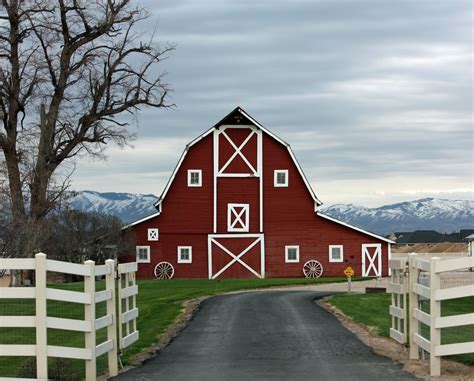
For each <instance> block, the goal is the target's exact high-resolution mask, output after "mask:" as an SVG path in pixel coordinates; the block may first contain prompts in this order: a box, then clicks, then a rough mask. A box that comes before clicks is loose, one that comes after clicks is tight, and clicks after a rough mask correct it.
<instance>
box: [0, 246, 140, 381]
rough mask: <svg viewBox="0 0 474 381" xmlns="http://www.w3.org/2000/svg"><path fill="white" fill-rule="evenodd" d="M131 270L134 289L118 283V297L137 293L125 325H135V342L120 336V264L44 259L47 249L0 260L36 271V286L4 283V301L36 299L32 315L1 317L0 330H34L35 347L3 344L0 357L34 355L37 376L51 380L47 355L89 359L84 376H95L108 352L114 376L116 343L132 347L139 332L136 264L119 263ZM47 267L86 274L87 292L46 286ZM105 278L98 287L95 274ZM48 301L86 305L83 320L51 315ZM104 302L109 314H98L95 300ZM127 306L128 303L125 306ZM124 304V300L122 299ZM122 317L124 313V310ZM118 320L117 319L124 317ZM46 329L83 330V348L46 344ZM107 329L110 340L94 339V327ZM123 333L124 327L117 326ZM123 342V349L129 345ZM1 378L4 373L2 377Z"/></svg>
mask: <svg viewBox="0 0 474 381" xmlns="http://www.w3.org/2000/svg"><path fill="white" fill-rule="evenodd" d="M120 266H122V267H123V268H126V269H127V270H128V272H127V273H126V274H127V279H133V292H132V291H131V290H130V289H131V287H127V288H125V289H122V287H121V283H120V282H119V284H118V290H119V291H118V292H119V295H124V294H125V295H127V301H128V297H130V296H132V295H133V304H132V305H133V309H132V310H131V311H128V309H127V312H126V313H128V315H127V320H126V321H127V323H129V324H132V325H133V327H134V332H133V334H134V336H133V337H134V340H132V339H130V338H128V339H127V337H125V338H123V339H122V338H120V340H117V316H116V298H115V287H116V282H115V276H116V269H115V267H116V265H115V261H114V260H111V259H109V260H107V261H106V262H105V265H95V263H94V262H93V261H86V262H85V263H84V264H75V263H68V262H60V261H55V260H50V259H47V258H46V255H45V254H43V253H40V254H37V255H36V256H35V258H34V259H33V258H32V259H0V268H2V269H8V270H33V271H34V272H35V285H34V287H0V299H22V298H29V299H35V307H36V308H35V311H36V312H35V315H34V316H0V328H25V327H31V328H35V332H36V343H35V344H34V345H31V344H29V345H18V344H0V356H33V357H35V358H36V377H37V379H42V380H47V379H48V357H59V358H68V359H81V360H85V373H86V374H85V375H86V380H95V379H96V375H97V361H96V358H97V357H99V356H101V355H103V354H105V353H107V354H108V371H109V375H110V376H115V375H117V374H118V365H117V364H118V357H117V350H118V345H117V343H118V342H120V343H122V342H123V341H124V340H125V341H126V343H127V344H128V345H129V344H130V343H132V342H134V341H136V340H137V339H138V331H137V330H136V317H137V316H138V309H137V308H136V295H137V293H138V289H137V286H136V285H135V276H134V275H135V274H134V271H136V263H132V264H127V265H119V267H120ZM48 271H52V272H59V273H66V274H73V275H79V276H83V277H84V292H78V291H69V290H62V289H56V288H48V287H47V284H46V275H47V272H48ZM97 276H105V286H106V287H105V290H104V291H96V277H97ZM47 300H56V301H63V302H69V303H78V304H82V305H84V319H83V320H78V319H65V318H58V317H51V316H48V313H47ZM100 302H106V315H105V316H102V317H99V318H97V317H96V304H97V303H100ZM127 303H128V302H127ZM127 305H128V304H127ZM119 306H121V303H119ZM120 319H122V313H121V311H120ZM120 319H119V320H120ZM48 328H53V329H61V330H68V331H76V332H83V333H84V337H85V347H84V348H77V347H67V346H53V345H48V343H47V338H48V334H47V332H48V331H47V330H48ZM103 328H107V339H106V340H105V341H104V342H102V343H97V341H96V331H97V330H99V329H103ZM119 333H120V334H121V333H122V330H121V329H120V330H119ZM126 346H127V345H125V346H121V347H126ZM0 377H1V375H0Z"/></svg>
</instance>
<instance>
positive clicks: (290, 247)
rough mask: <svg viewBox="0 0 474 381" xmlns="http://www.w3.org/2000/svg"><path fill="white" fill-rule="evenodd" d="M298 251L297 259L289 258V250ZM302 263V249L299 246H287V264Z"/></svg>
mask: <svg viewBox="0 0 474 381" xmlns="http://www.w3.org/2000/svg"><path fill="white" fill-rule="evenodd" d="M289 249H296V259H290V258H288V254H289V253H288V250H289ZM299 262H300V247H299V246H298V245H289V246H285V263H299Z"/></svg>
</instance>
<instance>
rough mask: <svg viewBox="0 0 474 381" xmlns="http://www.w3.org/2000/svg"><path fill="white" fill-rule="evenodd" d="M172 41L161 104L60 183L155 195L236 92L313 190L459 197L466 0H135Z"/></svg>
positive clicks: (468, 48) (387, 197) (467, 184)
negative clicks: (167, 98)
mask: <svg viewBox="0 0 474 381" xmlns="http://www.w3.org/2000/svg"><path fill="white" fill-rule="evenodd" d="M139 3H140V4H141V5H142V6H143V7H145V8H147V9H148V10H149V11H150V12H151V18H150V20H149V21H148V22H147V24H146V25H144V26H143V27H144V28H145V29H147V30H148V31H151V30H152V29H153V27H154V25H155V23H156V22H158V36H157V37H158V39H159V41H169V42H173V43H176V45H177V47H176V51H175V52H174V53H173V54H172V56H171V57H170V58H169V60H168V61H166V62H165V63H164V64H163V66H162V67H161V68H160V67H157V68H156V69H157V70H165V71H167V72H168V76H167V81H168V82H169V83H170V85H171V87H172V88H173V90H174V92H173V94H172V99H171V101H172V102H174V103H176V105H177V108H176V109H174V110H154V109H144V110H142V111H141V112H140V115H139V119H138V126H134V127H133V128H134V130H136V133H137V140H136V141H135V142H134V143H133V148H126V149H123V150H121V149H119V148H117V147H113V146H111V147H109V149H108V151H107V152H108V160H107V161H105V162H101V161H93V162H89V161H87V160H82V161H80V162H79V163H78V165H77V169H76V172H75V174H74V176H73V188H74V189H76V190H82V189H92V190H97V191H123V192H135V193H154V194H157V195H159V194H160V193H161V191H162V189H163V187H164V184H165V182H166V181H167V179H168V177H169V176H170V173H171V171H172V169H173V168H174V166H175V165H176V163H177V160H178V158H179V155H180V154H181V151H182V150H183V148H184V145H185V144H186V143H187V142H189V141H190V140H192V139H193V138H194V137H196V136H198V135H200V134H201V133H202V132H203V131H205V130H206V129H208V128H209V127H210V126H212V125H213V124H214V123H215V122H217V121H218V120H220V119H221V118H222V117H223V116H224V115H225V114H227V113H228V112H230V111H231V110H232V109H233V108H235V107H236V106H238V105H240V106H242V107H243V108H244V109H245V110H246V111H247V112H248V113H249V114H250V115H252V116H253V117H254V118H255V119H257V120H258V121H259V122H260V123H262V124H263V125H264V126H266V127H267V128H268V129H270V130H272V131H273V132H274V133H276V134H277V135H279V136H281V137H282V138H283V139H284V140H286V141H288V142H289V143H290V144H291V145H292V147H293V150H294V151H295V153H296V156H297V158H298V159H299V161H300V162H301V165H302V167H303V170H304V171H305V173H306V175H307V177H308V178H309V180H310V182H311V184H312V186H313V188H314V189H315V191H316V194H317V196H318V197H319V198H320V199H321V200H322V201H323V202H324V203H325V204H326V205H330V204H334V203H339V202H342V203H356V204H361V205H366V206H378V205H382V204H386V203H391V202H397V201H404V200H411V199H416V198H421V197H444V198H451V199H459V198H462V199H466V198H472V188H473V175H474V170H473V150H474V141H473V71H472V70H473V69H472V68H473V65H472V63H473V62H472V58H473V40H472V36H473V34H472V33H473V23H472V17H473V9H472V5H471V1H469V0H466V1H465V0H449V1H445V0H439V1H436V0H418V1H415V0H408V1H401V0H397V1H393V0H384V1H381V0H374V1H366V0H348V1H342V0H325V1H323V0H319V1H317V0H309V1H304V0H301V1H290V0H287V1H275V0H271V1H270V0H269V1H263V0H252V1H242V0H239V1H237V0H236V1H222V0H219V1H217V0H216V1H202V0H200V1H180V0H170V1H156V0H147V1H140V2H139Z"/></svg>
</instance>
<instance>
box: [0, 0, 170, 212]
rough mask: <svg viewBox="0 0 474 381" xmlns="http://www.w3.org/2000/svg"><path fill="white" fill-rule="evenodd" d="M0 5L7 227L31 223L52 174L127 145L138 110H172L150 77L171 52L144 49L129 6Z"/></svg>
mask: <svg viewBox="0 0 474 381" xmlns="http://www.w3.org/2000/svg"><path fill="white" fill-rule="evenodd" d="M0 1H1V3H2V5H1V6H0V117H1V121H2V123H1V124H0V148H1V150H2V152H3V155H4V158H5V162H6V168H7V177H8V186H9V196H10V199H11V200H10V201H11V211H12V215H13V219H14V220H24V219H25V218H26V219H32V220H33V221H38V220H40V219H42V218H43V217H44V216H45V215H46V214H47V213H48V212H49V211H50V209H51V208H52V206H53V205H54V200H55V198H57V197H59V196H58V192H49V191H48V188H50V187H51V183H52V181H53V179H54V175H55V173H57V172H58V169H59V168H60V166H63V165H64V163H67V162H70V160H71V159H72V158H74V157H75V156H77V155H80V154H85V155H94V156H103V149H104V147H105V146H106V145H107V143H108V142H115V143H117V144H119V145H123V144H126V143H127V141H128V140H129V139H130V138H131V137H132V134H130V133H129V131H128V126H129V125H128V122H127V120H128V119H126V118H125V117H126V116H127V114H132V115H133V114H135V113H136V112H137V111H138V110H139V108H140V107H141V106H150V107H155V108H166V107H171V106H173V105H172V104H169V103H168V93H169V88H168V86H167V84H166V83H165V82H164V80H163V74H162V73H157V71H156V69H155V67H156V64H158V63H159V62H160V61H162V60H163V59H165V58H166V57H167V56H168V54H169V53H170V51H171V50H173V46H170V45H166V46H160V45H159V44H156V43H154V42H153V38H150V39H149V41H144V37H143V36H142V35H140V34H139V33H138V30H137V24H138V23H140V22H141V21H143V20H144V19H146V18H147V17H148V14H147V12H145V11H144V10H143V9H140V8H138V7H135V6H133V5H132V4H131V1H129V0H0ZM59 189H60V190H61V189H63V188H61V187H59ZM59 193H61V192H59Z"/></svg>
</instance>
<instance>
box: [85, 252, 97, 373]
mask: <svg viewBox="0 0 474 381" xmlns="http://www.w3.org/2000/svg"><path fill="white" fill-rule="evenodd" d="M84 264H85V265H86V266H88V267H89V275H88V276H85V277H84V292H85V293H86V294H87V295H90V298H91V303H90V304H85V305H84V320H85V321H88V322H90V324H91V331H90V332H86V333H85V344H86V346H85V347H86V349H88V350H89V351H90V352H89V353H90V355H91V358H90V360H86V380H87V381H92V380H95V379H96V377H97V367H96V364H97V362H96V357H95V346H96V331H95V262H94V261H86V262H84Z"/></svg>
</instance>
